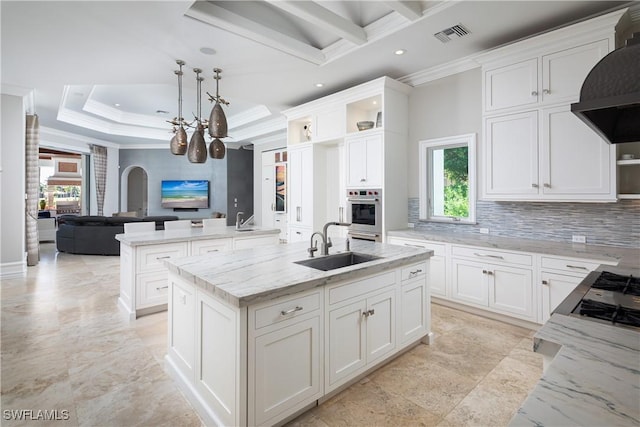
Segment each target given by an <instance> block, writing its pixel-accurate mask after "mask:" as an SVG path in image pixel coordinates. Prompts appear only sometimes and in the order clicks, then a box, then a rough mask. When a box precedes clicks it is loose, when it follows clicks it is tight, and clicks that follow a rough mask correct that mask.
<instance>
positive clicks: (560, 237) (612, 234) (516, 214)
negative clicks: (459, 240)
mask: <svg viewBox="0 0 640 427" xmlns="http://www.w3.org/2000/svg"><path fill="white" fill-rule="evenodd" d="M418 214H419V199H418V198H417V197H416V198H409V222H410V223H413V224H415V229H416V230H424V231H429V230H437V231H453V232H461V233H479V232H480V228H488V229H489V234H492V235H496V236H504V237H523V238H527V239H538V240H551V241H557V242H571V238H572V235H580V236H586V238H587V244H592V245H611V246H623V247H631V248H640V200H620V201H619V202H617V203H545V202H534V203H528V202H489V201H478V202H477V204H476V217H477V218H476V220H477V224H475V225H465V224H442V223H435V222H420V221H419V220H418Z"/></svg>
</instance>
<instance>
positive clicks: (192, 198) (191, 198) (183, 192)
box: [160, 180, 209, 209]
mask: <svg viewBox="0 0 640 427" xmlns="http://www.w3.org/2000/svg"><path fill="white" fill-rule="evenodd" d="M160 206H162V207H163V208H168V209H171V208H173V209H199V208H208V207H209V181H206V180H181V181H177V180H176V181H162V188H161V202H160Z"/></svg>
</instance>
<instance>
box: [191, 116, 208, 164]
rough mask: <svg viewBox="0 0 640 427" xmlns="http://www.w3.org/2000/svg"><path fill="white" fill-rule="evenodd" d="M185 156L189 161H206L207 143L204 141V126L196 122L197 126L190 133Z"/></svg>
mask: <svg viewBox="0 0 640 427" xmlns="http://www.w3.org/2000/svg"><path fill="white" fill-rule="evenodd" d="M187 158H188V159H189V161H190V162H191V163H204V162H206V161H207V144H206V143H205V142H204V127H203V126H202V123H200V122H198V128H197V129H196V130H195V131H194V132H193V135H191V141H190V142H189V148H188V150H187Z"/></svg>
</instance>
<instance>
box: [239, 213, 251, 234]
mask: <svg viewBox="0 0 640 427" xmlns="http://www.w3.org/2000/svg"><path fill="white" fill-rule="evenodd" d="M240 215H244V212H238V213H237V214H236V230H241V229H243V228H244V227H245V226H247V225H249V224H250V223H251V221H253V217H254V215H251V216H250V217H249V218H247V219H245V220H243V219H241V218H240Z"/></svg>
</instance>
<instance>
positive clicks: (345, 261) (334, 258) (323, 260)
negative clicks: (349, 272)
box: [295, 252, 380, 271]
mask: <svg viewBox="0 0 640 427" xmlns="http://www.w3.org/2000/svg"><path fill="white" fill-rule="evenodd" d="M376 259H380V257H377V256H373V255H367V254H361V253H357V252H344V253H340V254H334V255H327V256H323V257H320V258H309V259H305V260H302V261H296V262H295V264H300V265H304V266H305V267H311V268H315V269H316V270H322V271H329V270H335V269H337V268H342V267H348V266H350V265H356V264H361V263H363V262H368V261H374V260H376Z"/></svg>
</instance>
